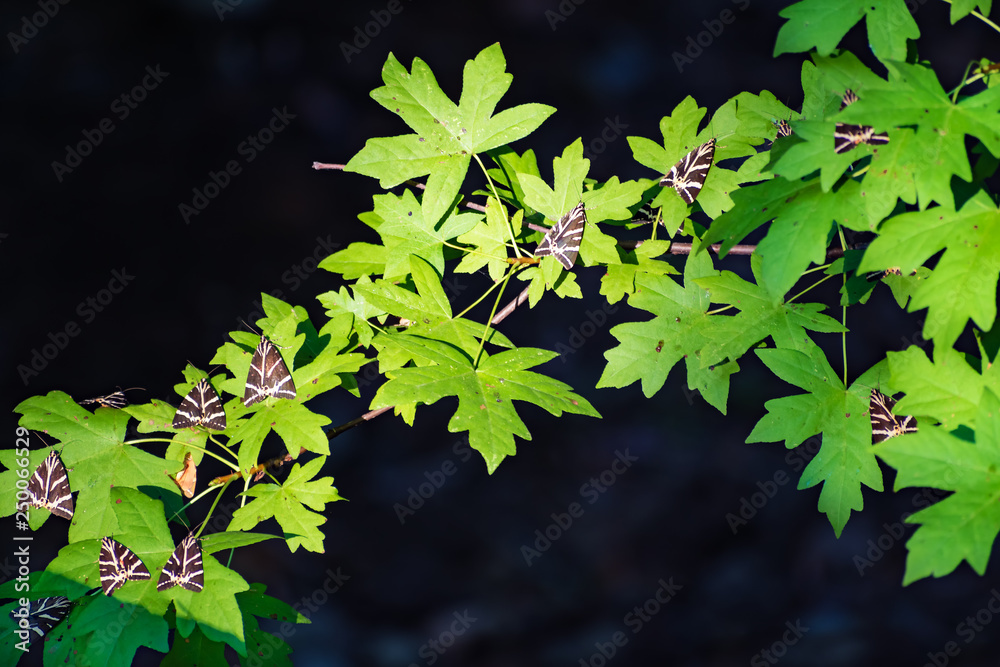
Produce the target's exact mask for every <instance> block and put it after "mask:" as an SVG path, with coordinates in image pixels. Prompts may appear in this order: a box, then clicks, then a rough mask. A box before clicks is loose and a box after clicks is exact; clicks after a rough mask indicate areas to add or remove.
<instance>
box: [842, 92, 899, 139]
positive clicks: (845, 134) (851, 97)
mask: <svg viewBox="0 0 1000 667" xmlns="http://www.w3.org/2000/svg"><path fill="white" fill-rule="evenodd" d="M857 101H858V96H857V95H856V94H855V93H854V91H853V90H850V89H848V90H846V91H844V97H843V98H842V99H841V101H840V110H841V111H843V110H844V109H845V108H847V107H849V106H850V105H852V104H854V103H855V102H857ZM887 143H889V135H888V134H886V133H885V132H879V133H878V134H876V133H875V129H874V128H873V127H871V126H870V125H851V124H848V123H837V125H836V127H835V128H834V130H833V150H834V152H836V153H846V152H847V151H849V150H853V149H854V148H855V147H856V146H858V145H860V144H868V145H870V146H876V145H881V144H887Z"/></svg>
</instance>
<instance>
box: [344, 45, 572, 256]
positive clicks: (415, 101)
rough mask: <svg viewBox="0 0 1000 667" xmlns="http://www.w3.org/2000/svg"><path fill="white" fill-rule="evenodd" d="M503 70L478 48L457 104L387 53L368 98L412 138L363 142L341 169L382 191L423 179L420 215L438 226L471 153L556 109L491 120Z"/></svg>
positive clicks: (495, 53) (507, 139) (516, 134)
mask: <svg viewBox="0 0 1000 667" xmlns="http://www.w3.org/2000/svg"><path fill="white" fill-rule="evenodd" d="M505 68H506V60H505V59H504V56H503V51H502V50H501V49H500V45H499V44H494V45H492V46H489V47H487V48H485V49H483V50H482V51H481V52H480V53H479V54H478V55H477V56H476V57H475V58H474V59H473V60H470V61H468V62H467V63H466V64H465V70H464V72H463V80H462V95H461V98H460V99H459V103H458V104H457V105H456V104H455V103H454V102H452V101H451V100H450V99H448V96H447V95H445V93H444V91H442V90H441V87H440V86H439V85H438V82H437V80H436V79H435V78H434V75H433V73H432V72H431V70H430V68H429V67H428V66H427V64H426V63H425V62H423V61H422V60H420V59H419V58H414V59H413V67H412V68H411V71H409V72H407V71H406V68H405V67H403V65H402V64H400V62H399V61H398V60H396V57H395V56H394V55H392V54H389V57H388V59H387V60H386V63H385V65H384V66H383V68H382V79H383V81H384V82H385V85H384V86H382V87H381V88H377V89H376V90H374V91H372V98H374V99H375V100H376V101H377V102H378V103H379V104H381V105H382V106H384V107H385V108H386V109H388V110H389V111H391V112H393V113H395V114H397V115H398V116H399V117H400V118H402V119H403V121H404V122H405V123H406V124H407V125H409V126H410V128H411V129H413V131H414V132H415V133H416V134H410V135H404V136H397V137H384V138H377V139H369V140H368V141H367V143H366V144H365V147H364V148H363V149H361V151H360V152H359V153H358V154H357V155H355V156H354V157H353V158H351V160H350V161H349V162H348V163H347V165H346V167H345V170H346V171H354V172H357V173H360V174H365V175H367V176H372V177H375V178H378V179H379V181H380V183H381V185H382V187H383V188H386V189H388V188H391V187H394V186H396V185H399V184H400V183H402V182H404V181H406V180H408V179H411V178H416V177H419V176H425V175H426V176H428V179H427V188H426V190H425V191H424V194H423V198H422V207H423V208H422V215H423V217H424V219H426V220H428V221H429V224H436V223H438V222H439V221H440V220H441V219H442V218H443V217H444V216H445V214H446V213H448V211H449V210H450V209H451V208H452V207H453V206H454V204H455V201H456V199H457V197H458V194H459V190H460V189H461V187H462V184H463V182H464V181H465V175H466V172H467V171H468V168H469V161H470V156H471V155H472V154H474V153H483V152H485V151H488V150H490V149H494V148H497V147H499V146H503V145H505V144H509V143H511V142H513V141H516V140H517V139H520V138H521V137H524V136H527V135H528V134H531V132H533V131H534V130H535V129H536V128H537V127H538V126H539V125H541V124H542V122H543V121H544V120H545V119H546V118H548V117H549V116H550V115H552V113H554V112H555V109H553V108H552V107H550V106H546V105H544V104H522V105H520V106H517V107H513V108H511V109H506V110H504V111H501V112H500V113H497V114H495V115H494V113H493V112H494V111H495V109H496V105H497V103H498V102H499V101H500V98H501V97H503V95H504V93H506V92H507V89H508V88H509V87H510V84H511V81H512V79H513V77H512V76H511V75H510V74H507V73H506V71H505ZM390 257H391V253H390ZM425 259H430V258H427V257H425Z"/></svg>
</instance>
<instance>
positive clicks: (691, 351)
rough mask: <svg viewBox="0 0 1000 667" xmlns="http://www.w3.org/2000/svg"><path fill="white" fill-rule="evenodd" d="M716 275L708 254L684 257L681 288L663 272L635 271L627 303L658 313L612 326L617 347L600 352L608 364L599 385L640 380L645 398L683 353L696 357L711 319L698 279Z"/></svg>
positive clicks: (653, 392)
mask: <svg viewBox="0 0 1000 667" xmlns="http://www.w3.org/2000/svg"><path fill="white" fill-rule="evenodd" d="M714 273H716V271H715V269H714V267H713V266H712V260H711V257H710V256H709V255H708V253H700V254H692V255H690V256H689V257H688V261H687V264H686V265H685V268H684V287H681V286H680V285H678V284H677V282H676V281H674V280H673V279H672V278H669V277H667V276H657V275H649V274H644V275H637V276H636V278H635V293H634V294H632V295H631V296H629V300H628V302H629V305H630V306H632V307H633V308H640V309H642V310H646V311H649V312H651V313H654V314H655V315H656V317H654V318H653V319H652V320H649V321H646V322H628V323H625V324H619V325H617V326H615V327H613V328H612V329H611V334H612V335H613V336H614V337H615V338H617V339H618V341H619V345H618V346H617V347H614V348H612V349H610V350H608V351H607V352H605V353H604V358H605V359H607V360H608V363H607V365H606V366H605V368H604V372H603V373H602V374H601V378H600V380H598V381H597V386H598V388H600V387H626V386H628V385H630V384H632V383H633V382H635V381H636V380H641V381H642V392H643V394H645V395H646V397H647V398H648V397H650V396H652V395H653V394H655V393H656V392H657V391H659V390H660V388H661V387H662V386H663V383H664V382H666V379H667V375H668V374H669V373H670V370H671V369H672V368H673V367H674V364H676V363H677V362H678V361H680V360H681V359H684V358H685V357H692V358H699V357H700V354H701V349H702V347H703V346H704V345H706V344H707V343H708V339H707V338H706V337H705V335H704V332H705V330H706V329H707V328H708V327H709V326H710V320H711V319H713V318H712V317H711V316H709V315H708V314H707V312H706V311H707V310H708V306H709V304H710V299H709V297H708V293H707V292H706V291H705V290H704V289H703V288H701V287H699V286H698V285H697V284H696V280H697V279H698V278H701V277H703V276H708V275H712V274H714ZM719 375H720V377H721V376H722V375H725V377H726V380H727V381H728V373H726V374H723V373H721V372H720V373H719ZM699 381H700V382H701V381H704V379H703V378H701V379H700V380H699ZM689 384H691V382H690V381H689ZM717 407H718V406H717ZM720 409H724V408H720Z"/></svg>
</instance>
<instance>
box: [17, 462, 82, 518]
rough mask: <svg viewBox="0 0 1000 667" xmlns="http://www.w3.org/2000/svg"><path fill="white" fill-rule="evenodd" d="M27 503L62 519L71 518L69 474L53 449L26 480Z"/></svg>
mask: <svg viewBox="0 0 1000 667" xmlns="http://www.w3.org/2000/svg"><path fill="white" fill-rule="evenodd" d="M27 492H28V504H29V505H31V506H32V507H41V508H44V509H47V510H48V511H50V512H52V513H53V514H55V515H56V516H61V517H62V518H64V519H72V518H73V495H72V491H70V488H69V475H68V474H67V473H66V466H64V465H63V462H62V460H61V459H60V458H59V455H58V454H56V452H55V450H52V451H51V452H49V455H48V456H46V457H45V460H44V461H42V462H41V464H39V466H38V467H37V468H35V472H34V473H33V474H32V475H31V479H29V480H28V489H27Z"/></svg>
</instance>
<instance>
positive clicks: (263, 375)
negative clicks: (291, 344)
mask: <svg viewBox="0 0 1000 667" xmlns="http://www.w3.org/2000/svg"><path fill="white" fill-rule="evenodd" d="M268 396H276V397H277V398H295V382H294V381H293V380H292V375H291V373H289V372H288V367H287V366H285V361H284V360H283V359H282V358H281V353H280V352H278V348H276V347H275V346H274V343H272V342H271V341H269V340H268V339H267V338H265V337H264V336H261V337H260V343H258V344H257V349H256V350H255V351H254V353H253V359H251V360H250V372H249V373H248V374H247V387H246V393H244V394H243V405H246V406H251V405H253V404H254V403H259V402H261V401H263V400H264V399H265V398H267V397H268Z"/></svg>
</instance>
